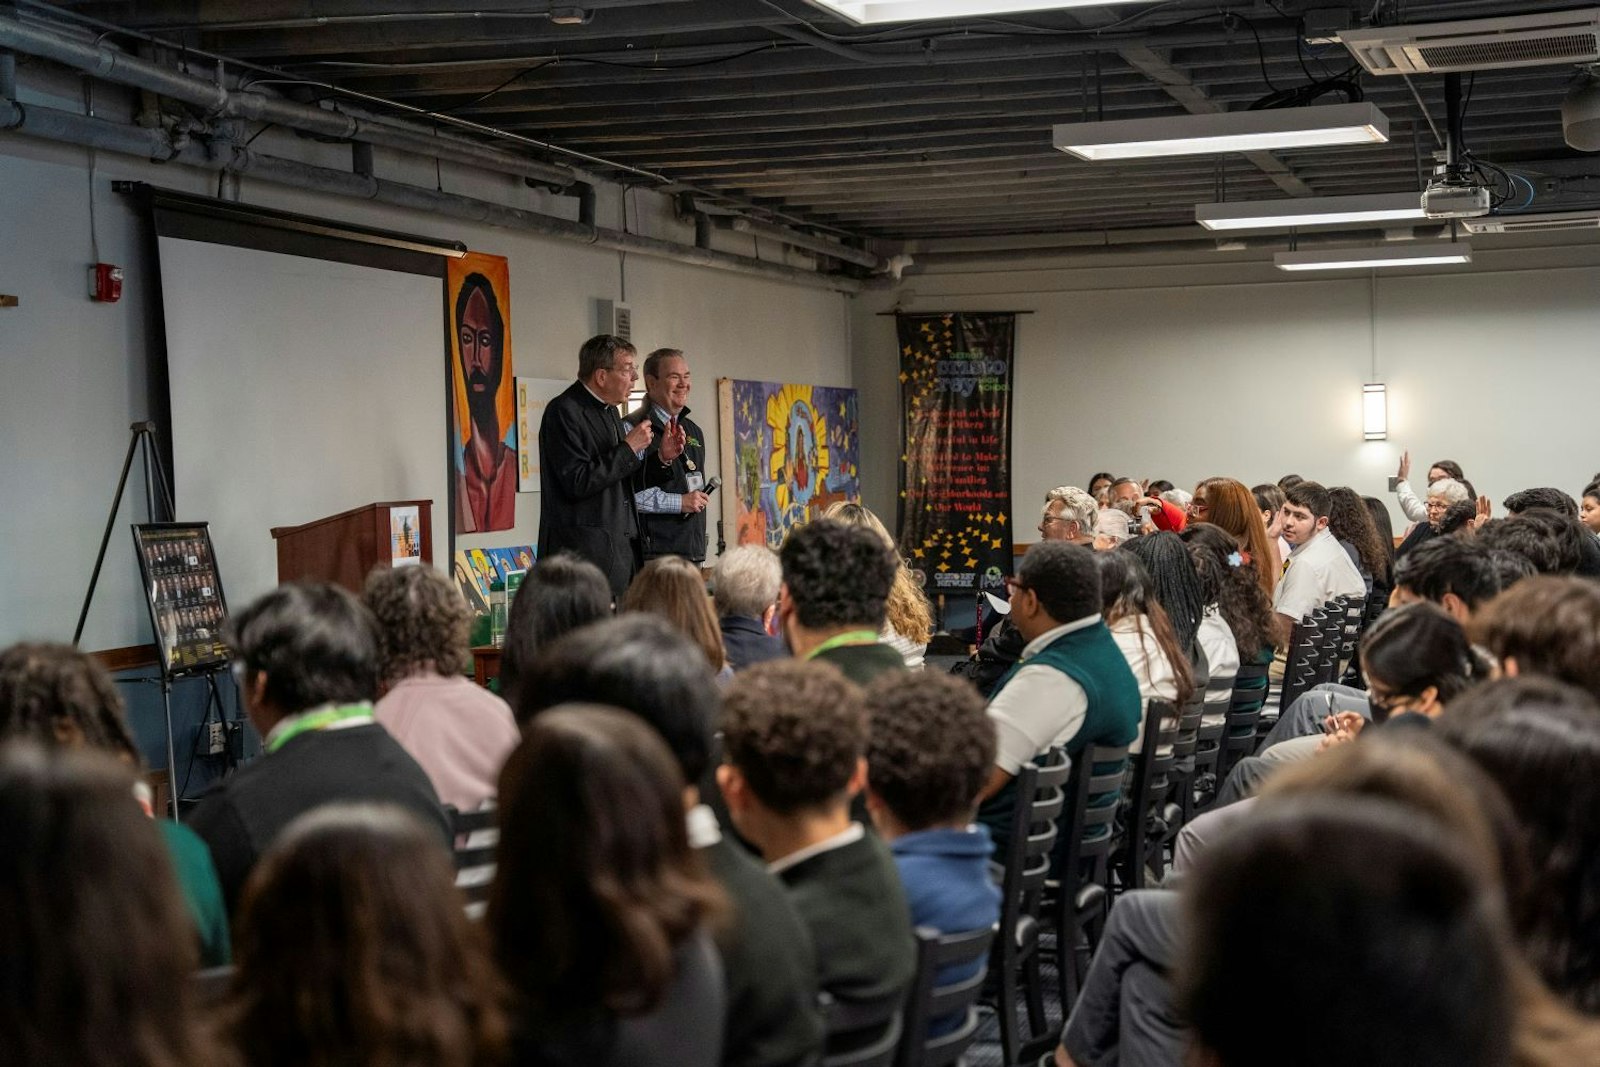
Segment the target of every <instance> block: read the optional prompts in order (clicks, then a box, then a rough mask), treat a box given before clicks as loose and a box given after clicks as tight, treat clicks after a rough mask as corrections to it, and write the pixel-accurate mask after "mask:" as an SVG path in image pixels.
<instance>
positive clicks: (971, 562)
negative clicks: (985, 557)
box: [967, 559, 978, 567]
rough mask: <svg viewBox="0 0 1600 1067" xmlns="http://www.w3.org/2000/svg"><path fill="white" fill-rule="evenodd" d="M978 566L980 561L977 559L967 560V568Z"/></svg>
mask: <svg viewBox="0 0 1600 1067" xmlns="http://www.w3.org/2000/svg"><path fill="white" fill-rule="evenodd" d="M977 565H978V561H977V560H975V559H968V560H967V566H969V567H976V566H977Z"/></svg>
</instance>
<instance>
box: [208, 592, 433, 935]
mask: <svg viewBox="0 0 1600 1067" xmlns="http://www.w3.org/2000/svg"><path fill="white" fill-rule="evenodd" d="M224 634H225V637H226V639H227V642H228V645H229V647H230V648H231V649H232V652H233V657H234V659H233V662H234V677H235V678H236V679H237V680H238V683H239V694H240V700H241V702H242V703H243V704H244V710H245V714H246V715H248V716H249V718H250V723H251V725H253V726H254V727H255V728H256V731H257V732H258V733H260V734H261V743H262V750H263V751H262V755H261V756H260V758H258V759H257V760H255V761H254V762H253V763H251V764H249V765H248V766H246V767H244V768H243V769H242V770H240V771H238V772H237V773H235V774H233V775H230V776H229V777H227V778H224V779H223V780H222V781H221V782H219V783H217V785H216V786H215V787H213V788H212V790H211V791H210V792H209V793H207V794H206V795H205V796H204V797H203V798H202V799H201V801H200V804H199V806H198V807H197V808H196V809H195V813H194V816H193V817H192V818H191V819H190V820H189V827H190V829H192V830H194V832H195V833H197V834H199V835H200V837H201V839H202V840H204V841H205V843H206V844H208V845H210V846H211V856H212V859H214V860H215V861H216V864H217V875H218V877H219V878H220V880H221V882H222V893H223V898H224V899H225V900H226V901H227V903H228V910H229V912H230V913H231V912H233V911H234V910H235V909H236V907H237V904H238V900H239V892H240V890H241V889H242V888H243V886H244V880H245V878H246V876H248V875H249V873H250V870H251V868H253V867H254V866H255V864H256V860H257V859H258V858H260V856H261V853H263V852H264V851H266V849H267V846H269V845H271V844H272V842H273V839H275V838H276V837H277V836H278V834H279V833H280V832H281V831H282V830H283V828H284V827H285V826H287V825H289V823H291V822H293V821H294V819H295V818H296V817H297V816H299V815H302V814H304V813H305V812H308V811H310V810H312V809H313V808H319V807H321V806H323V805H324V804H332V803H335V802H338V801H369V802H372V803H392V804H398V805H400V806H401V807H403V808H405V809H407V810H408V811H410V812H411V813H412V814H414V815H416V816H417V817H418V818H420V819H422V820H423V822H424V823H425V824H426V825H428V826H430V827H432V828H434V829H436V830H437V831H438V833H439V844H440V847H441V848H447V847H448V846H449V842H450V820H449V819H448V818H446V817H445V812H444V808H443V807H442V806H441V805H440V804H439V796H438V794H437V793H435V792H434V789H433V784H432V783H431V782H429V781H428V776H427V774H426V773H425V772H424V771H423V769H422V768H421V767H419V766H418V765H417V761H416V760H414V759H412V758H411V756H409V755H408V754H407V753H406V750H405V749H403V748H401V747H400V744H399V742H397V741H396V740H395V739H394V738H392V737H390V736H389V732H388V731H387V730H385V729H384V728H383V727H382V726H379V725H378V724H377V722H376V721H375V720H374V719H373V717H372V698H373V696H374V694H375V692H376V690H377V687H378V636H377V626H376V624H375V623H374V622H373V620H372V614H371V612H369V611H367V609H366V608H364V607H362V606H361V602H360V601H358V600H357V599H356V598H355V597H354V596H351V595H350V594H349V593H347V592H345V591H344V590H343V589H340V588H338V587H337V586H332V585H314V584H298V583H296V584H290V585H280V586H279V587H278V588H276V589H274V590H273V591H272V592H270V593H267V594H266V595H264V596H262V597H260V598H258V599H256V600H255V601H253V602H252V603H250V604H249V605H248V606H247V607H245V608H244V610H242V611H240V612H237V613H236V614H235V615H234V616H233V617H232V618H231V619H229V620H228V624H227V628H226V629H225V631H224Z"/></svg>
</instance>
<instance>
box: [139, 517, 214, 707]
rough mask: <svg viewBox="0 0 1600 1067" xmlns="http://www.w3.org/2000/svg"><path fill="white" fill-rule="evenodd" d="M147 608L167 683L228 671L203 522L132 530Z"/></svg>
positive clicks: (160, 524)
mask: <svg viewBox="0 0 1600 1067" xmlns="http://www.w3.org/2000/svg"><path fill="white" fill-rule="evenodd" d="M133 543H134V548H135V551H136V553H137V555H138V557H139V573H140V576H141V577H142V578H143V583H144V593H145V604H146V606H147V607H148V608H149V610H150V625H151V628H152V630H153V631H154V633H155V635H156V646H157V649H158V651H159V653H160V656H161V673H162V674H164V675H165V676H166V677H168V678H176V677H179V676H181V675H186V674H194V673H200V672H204V671H208V670H215V669H217V668H220V667H225V666H227V663H228V647H227V645H226V644H224V643H223V640H222V623H223V620H224V619H226V618H227V616H228V605H227V601H226V600H225V599H224V598H223V595H222V579H221V577H220V576H219V575H218V573H217V557H216V554H215V552H214V551H213V550H212V547H211V531H210V529H209V527H208V525H207V524H206V523H203V522H188V523H185V522H152V523H143V524H136V525H135V526H134V527H133Z"/></svg>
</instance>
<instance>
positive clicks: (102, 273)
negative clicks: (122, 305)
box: [89, 263, 122, 304]
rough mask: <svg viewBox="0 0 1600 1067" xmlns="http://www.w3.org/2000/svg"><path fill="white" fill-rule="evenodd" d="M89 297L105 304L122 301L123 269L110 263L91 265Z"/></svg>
mask: <svg viewBox="0 0 1600 1067" xmlns="http://www.w3.org/2000/svg"><path fill="white" fill-rule="evenodd" d="M89 297H90V299H92V300H98V301H100V302H101V303H103V304H115V303H116V302H117V301H118V300H121V299H122V268H121V267H116V266H112V265H111V264H110V263H93V264H90V266H89Z"/></svg>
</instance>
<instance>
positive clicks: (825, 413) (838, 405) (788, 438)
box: [717, 378, 861, 548]
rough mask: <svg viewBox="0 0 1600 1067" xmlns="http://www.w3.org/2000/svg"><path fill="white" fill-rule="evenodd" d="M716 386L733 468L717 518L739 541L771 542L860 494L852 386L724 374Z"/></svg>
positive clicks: (726, 458) (726, 463) (726, 461)
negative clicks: (727, 492) (739, 377)
mask: <svg viewBox="0 0 1600 1067" xmlns="http://www.w3.org/2000/svg"><path fill="white" fill-rule="evenodd" d="M717 392H718V400H719V402H720V404H721V408H722V411H721V419H720V422H721V427H722V467H723V470H732V471H733V472H734V475H733V479H732V483H731V486H730V488H731V490H732V491H731V492H730V493H729V494H728V496H727V499H726V500H725V501H724V503H723V518H724V522H725V523H726V522H728V520H729V519H730V518H731V523H730V525H731V526H732V528H733V529H734V531H736V539H737V543H738V544H742V545H743V544H766V545H769V546H771V547H773V548H777V547H778V546H779V545H781V544H782V543H783V539H784V537H785V536H787V534H788V532H789V530H791V529H792V528H793V527H795V526H798V525H800V524H801V523H804V522H808V521H809V520H811V519H814V518H816V517H817V516H818V515H820V514H822V511H823V510H824V509H825V508H826V507H827V506H828V505H829V504H832V503H834V502H835V501H840V500H850V501H855V500H859V499H860V498H861V488H860V482H859V479H858V472H857V470H856V462H857V444H856V441H857V421H856V391H855V390H854V389H839V388H834V387H832V386H825V385H793V384H780V383H777V382H751V381H742V380H736V379H731V378H724V379H722V380H721V381H719V382H718V383H717Z"/></svg>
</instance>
